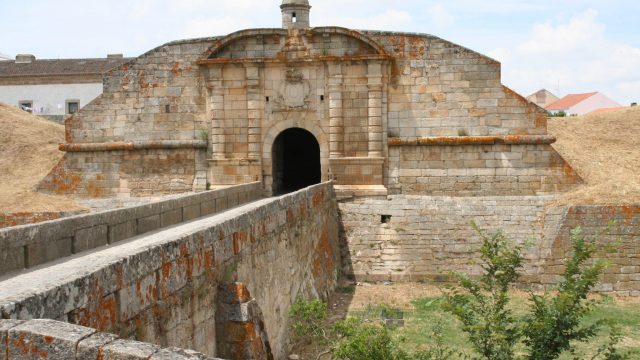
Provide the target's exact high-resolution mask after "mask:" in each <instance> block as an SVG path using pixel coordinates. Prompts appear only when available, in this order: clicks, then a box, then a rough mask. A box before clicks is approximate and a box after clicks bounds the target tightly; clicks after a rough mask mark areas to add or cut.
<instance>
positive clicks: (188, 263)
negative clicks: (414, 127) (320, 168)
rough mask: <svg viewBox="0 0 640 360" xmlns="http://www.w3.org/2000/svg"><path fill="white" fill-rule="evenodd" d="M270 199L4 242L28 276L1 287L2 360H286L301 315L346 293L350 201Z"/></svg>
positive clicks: (191, 204)
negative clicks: (341, 209)
mask: <svg viewBox="0 0 640 360" xmlns="http://www.w3.org/2000/svg"><path fill="white" fill-rule="evenodd" d="M259 190H260V184H248V185H242V186H238V187H231V188H228V189H223V190H218V191H210V192H205V193H201V194H196V195H191V196H188V197H184V198H180V199H174V200H169V201H165V202H162V203H158V204H152V205H145V206H140V207H136V208H129V209H123V210H115V211H111V212H107V213H100V214H94V215H85V216H77V217H73V218H69V219H66V220H56V221H52V222H48V223H44V224H40V225H30V226H22V227H16V228H12V229H8V230H4V231H3V232H2V235H1V237H0V238H1V239H2V240H1V241H2V244H3V247H2V249H3V250H2V256H3V261H2V264H3V269H4V271H5V272H6V271H9V270H11V269H12V268H13V269H14V268H15V267H16V266H21V267H28V268H27V269H26V270H23V271H21V272H19V273H16V272H12V273H8V274H6V275H5V278H4V281H1V282H0V311H1V314H2V318H4V319H10V320H0V359H2V360H4V359H27V358H29V359H31V358H33V357H38V358H51V359H54V358H56V359H73V358H78V359H96V358H97V354H102V355H101V356H102V357H100V358H101V359H116V358H117V359H125V358H126V359H147V358H150V357H151V358H153V359H165V358H166V359H180V358H202V357H204V356H205V355H202V354H197V353H195V352H193V351H191V352H187V351H184V350H179V349H175V348H167V347H171V346H178V347H181V348H186V349H195V350H197V351H199V352H201V353H203V354H207V355H209V356H213V355H216V356H220V357H223V358H232V359H251V358H253V359H267V358H278V359H279V358H283V357H284V355H285V351H286V346H287V333H288V325H289V324H288V321H287V316H286V314H287V311H288V309H289V307H290V306H291V304H292V303H293V302H294V301H295V300H296V298H298V297H304V298H312V297H313V298H318V297H319V298H326V297H327V296H328V295H329V293H330V292H331V291H332V289H333V288H334V287H335V284H336V280H337V272H338V268H339V256H338V229H339V226H338V211H337V203H336V200H335V196H334V194H333V187H332V185H331V183H324V184H319V185H315V186H311V187H309V188H306V189H304V190H300V191H297V192H295V193H291V194H288V195H284V196H281V197H275V198H263V199H261V198H260V196H259V195H258V194H259V193H260V191H259ZM216 209H217V210H219V212H215V211H216ZM224 209H227V210H226V211H221V210H224ZM202 215H204V216H202ZM195 217H199V218H197V219H195V220H191V219H193V218H195ZM165 226H166V227H165ZM156 228H158V229H156ZM154 229H155V230H154ZM137 234H139V235H137ZM130 235H135V236H134V237H130ZM17 239H20V240H17ZM47 261H48V262H47ZM44 262H47V263H46V264H44V265H39V264H41V263H44ZM29 319H53V320H29ZM24 320H28V321H26V322H25V321H24ZM54 320H57V321H59V322H57V321H54ZM112 334H117V335H118V336H119V337H120V339H118V338H117V336H116V335H112ZM133 338H135V339H137V340H139V341H141V342H140V343H139V342H135V341H129V340H122V339H133ZM151 344H154V345H151ZM163 347H164V348H163Z"/></svg>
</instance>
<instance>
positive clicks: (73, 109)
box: [66, 100, 80, 115]
mask: <svg viewBox="0 0 640 360" xmlns="http://www.w3.org/2000/svg"><path fill="white" fill-rule="evenodd" d="M66 104H67V105H66V111H67V115H73V114H75V113H77V112H78V110H80V101H78V100H67V101H66Z"/></svg>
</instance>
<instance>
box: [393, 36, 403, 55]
mask: <svg viewBox="0 0 640 360" xmlns="http://www.w3.org/2000/svg"><path fill="white" fill-rule="evenodd" d="M389 42H391V46H392V47H393V52H394V53H395V55H396V56H402V54H404V42H405V38H404V36H391V37H390V38H389Z"/></svg>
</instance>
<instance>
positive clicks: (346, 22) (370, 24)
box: [312, 10, 413, 31]
mask: <svg viewBox="0 0 640 360" xmlns="http://www.w3.org/2000/svg"><path fill="white" fill-rule="evenodd" d="M352 13H357V12H352ZM312 21H313V20H312ZM412 21H413V18H412V16H411V14H409V13H408V12H406V11H401V10H387V11H385V12H382V13H379V14H375V15H370V16H357V17H355V16H340V15H339V14H336V15H335V17H334V18H332V19H331V23H330V24H331V25H336V26H344V27H349V28H353V29H363V30H396V31H397V30H398V29H403V28H405V29H406V28H407V24H409V23H411V22H412Z"/></svg>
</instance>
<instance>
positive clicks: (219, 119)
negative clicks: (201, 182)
mask: <svg viewBox="0 0 640 360" xmlns="http://www.w3.org/2000/svg"><path fill="white" fill-rule="evenodd" d="M207 87H208V88H209V96H210V99H209V102H210V104H211V138H210V141H211V158H212V159H214V160H221V159H224V158H226V155H225V136H224V118H225V114H224V87H223V84H222V68H211V69H209V78H208V79H207Z"/></svg>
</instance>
